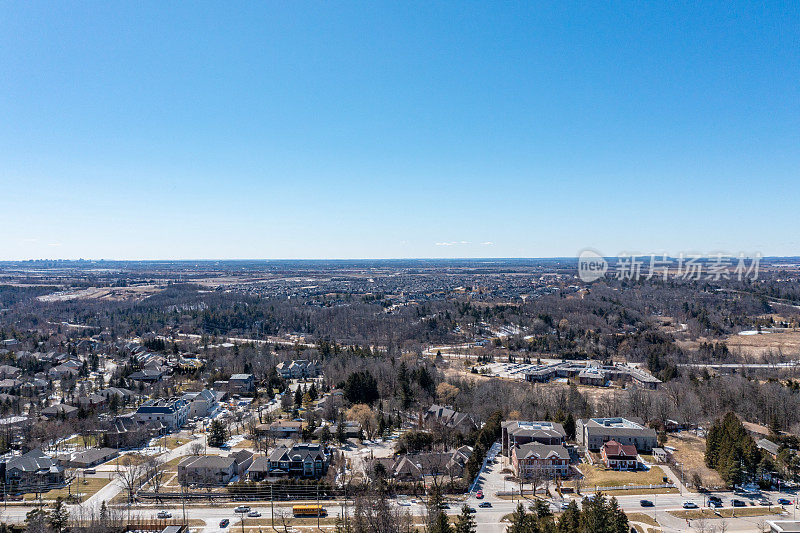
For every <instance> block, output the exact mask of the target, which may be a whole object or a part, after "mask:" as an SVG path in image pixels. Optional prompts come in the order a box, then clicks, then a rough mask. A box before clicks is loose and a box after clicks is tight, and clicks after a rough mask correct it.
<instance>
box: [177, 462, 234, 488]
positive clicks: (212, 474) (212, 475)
mask: <svg viewBox="0 0 800 533" xmlns="http://www.w3.org/2000/svg"><path fill="white" fill-rule="evenodd" d="M236 474H237V470H236V459H234V458H233V457H232V456H231V457H221V456H219V455H197V456H192V457H187V458H185V459H184V460H182V461H181V462H180V463H178V482H179V483H181V484H182V485H191V484H197V485H206V486H208V485H227V484H228V483H229V482H230V481H231V480H232V479H233V477H234V476H236Z"/></svg>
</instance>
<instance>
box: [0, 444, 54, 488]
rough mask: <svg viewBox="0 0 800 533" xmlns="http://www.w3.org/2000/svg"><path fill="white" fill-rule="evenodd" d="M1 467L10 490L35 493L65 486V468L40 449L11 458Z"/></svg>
mask: <svg viewBox="0 0 800 533" xmlns="http://www.w3.org/2000/svg"><path fill="white" fill-rule="evenodd" d="M1 467H2V469H3V472H4V479H5V484H6V487H8V488H9V489H10V490H14V491H20V492H34V491H38V490H43V489H47V488H52V487H54V486H61V485H63V484H64V467H62V466H61V465H59V464H58V463H57V462H56V461H55V460H54V459H52V458H51V457H49V456H47V455H45V453H44V452H42V450H39V449H36V450H31V451H29V452H28V453H26V454H24V455H19V456H14V457H11V458H9V459H7V460H6V461H5V462H4V463H2V465H1Z"/></svg>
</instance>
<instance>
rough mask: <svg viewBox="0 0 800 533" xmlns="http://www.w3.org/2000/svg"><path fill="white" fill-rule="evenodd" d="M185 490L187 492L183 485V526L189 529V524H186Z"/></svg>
mask: <svg viewBox="0 0 800 533" xmlns="http://www.w3.org/2000/svg"><path fill="white" fill-rule="evenodd" d="M185 490H186V487H184V486H183V485H181V504H182V506H183V525H184V526H186V527H188V524H187V523H186V493H185V492H184V491H185Z"/></svg>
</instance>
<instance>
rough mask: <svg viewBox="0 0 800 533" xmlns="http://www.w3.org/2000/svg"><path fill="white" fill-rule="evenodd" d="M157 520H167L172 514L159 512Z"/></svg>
mask: <svg viewBox="0 0 800 533" xmlns="http://www.w3.org/2000/svg"><path fill="white" fill-rule="evenodd" d="M158 518H159V519H161V520H166V519H167V518H172V513H170V512H169V511H159V512H158Z"/></svg>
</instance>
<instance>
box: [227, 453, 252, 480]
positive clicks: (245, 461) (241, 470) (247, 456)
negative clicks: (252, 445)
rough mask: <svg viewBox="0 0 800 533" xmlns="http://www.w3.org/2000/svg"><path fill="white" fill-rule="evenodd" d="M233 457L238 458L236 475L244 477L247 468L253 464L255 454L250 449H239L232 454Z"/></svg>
mask: <svg viewBox="0 0 800 533" xmlns="http://www.w3.org/2000/svg"><path fill="white" fill-rule="evenodd" d="M231 457H233V458H234V459H235V460H236V475H238V476H239V477H244V476H245V475H246V474H247V469H248V468H250V465H252V464H253V458H254V457H255V454H253V452H251V451H250V450H239V451H238V452H236V453H233V454H231Z"/></svg>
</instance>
